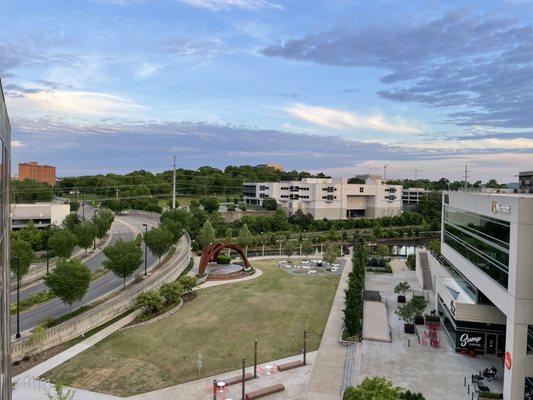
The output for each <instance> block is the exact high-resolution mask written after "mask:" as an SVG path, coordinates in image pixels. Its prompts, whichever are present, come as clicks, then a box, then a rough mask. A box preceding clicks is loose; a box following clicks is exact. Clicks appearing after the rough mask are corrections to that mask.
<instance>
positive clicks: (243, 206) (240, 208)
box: [239, 203, 246, 211]
mask: <svg viewBox="0 0 533 400" xmlns="http://www.w3.org/2000/svg"><path fill="white" fill-rule="evenodd" d="M239 210H241V211H246V205H245V204H244V203H241V204H239Z"/></svg>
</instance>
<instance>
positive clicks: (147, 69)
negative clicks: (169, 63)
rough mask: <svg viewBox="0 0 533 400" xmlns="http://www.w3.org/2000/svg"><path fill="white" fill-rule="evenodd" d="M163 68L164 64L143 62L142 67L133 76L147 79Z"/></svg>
mask: <svg viewBox="0 0 533 400" xmlns="http://www.w3.org/2000/svg"><path fill="white" fill-rule="evenodd" d="M163 67H165V64H158V63H148V62H144V63H142V65H141V66H140V67H139V68H138V69H137V71H136V72H135V74H136V75H137V77H139V78H148V77H150V76H152V75H154V74H155V73H156V72H157V71H159V70H160V69H161V68H163Z"/></svg>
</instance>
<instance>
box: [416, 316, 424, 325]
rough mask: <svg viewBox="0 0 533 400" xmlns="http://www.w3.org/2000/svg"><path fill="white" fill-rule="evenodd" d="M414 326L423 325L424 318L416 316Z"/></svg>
mask: <svg viewBox="0 0 533 400" xmlns="http://www.w3.org/2000/svg"><path fill="white" fill-rule="evenodd" d="M415 325H424V317H423V316H421V315H418V316H416V317H415Z"/></svg>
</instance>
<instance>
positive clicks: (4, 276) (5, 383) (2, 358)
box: [0, 81, 11, 400]
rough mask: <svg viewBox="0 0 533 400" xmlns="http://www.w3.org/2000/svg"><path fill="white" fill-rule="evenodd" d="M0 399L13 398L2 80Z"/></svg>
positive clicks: (7, 140) (7, 146) (7, 145)
mask: <svg viewBox="0 0 533 400" xmlns="http://www.w3.org/2000/svg"><path fill="white" fill-rule="evenodd" d="M0 157H1V158H2V160H1V163H0V190H1V193H0V201H1V204H0V398H2V399H7V400H9V399H11V337H10V333H9V316H10V300H9V299H10V296H9V295H10V270H9V258H10V253H9V235H10V231H11V227H10V223H11V219H10V218H9V197H10V196H9V183H10V180H11V127H10V125H9V119H8V116H7V110H6V103H5V100H4V92H3V90H2V82H1V81H0Z"/></svg>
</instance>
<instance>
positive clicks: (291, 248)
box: [283, 240, 296, 259]
mask: <svg viewBox="0 0 533 400" xmlns="http://www.w3.org/2000/svg"><path fill="white" fill-rule="evenodd" d="M283 252H284V253H285V255H286V256H287V259H290V258H291V256H293V255H294V254H295V253H296V242H294V241H293V240H287V241H286V242H285V245H284V246H283Z"/></svg>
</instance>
